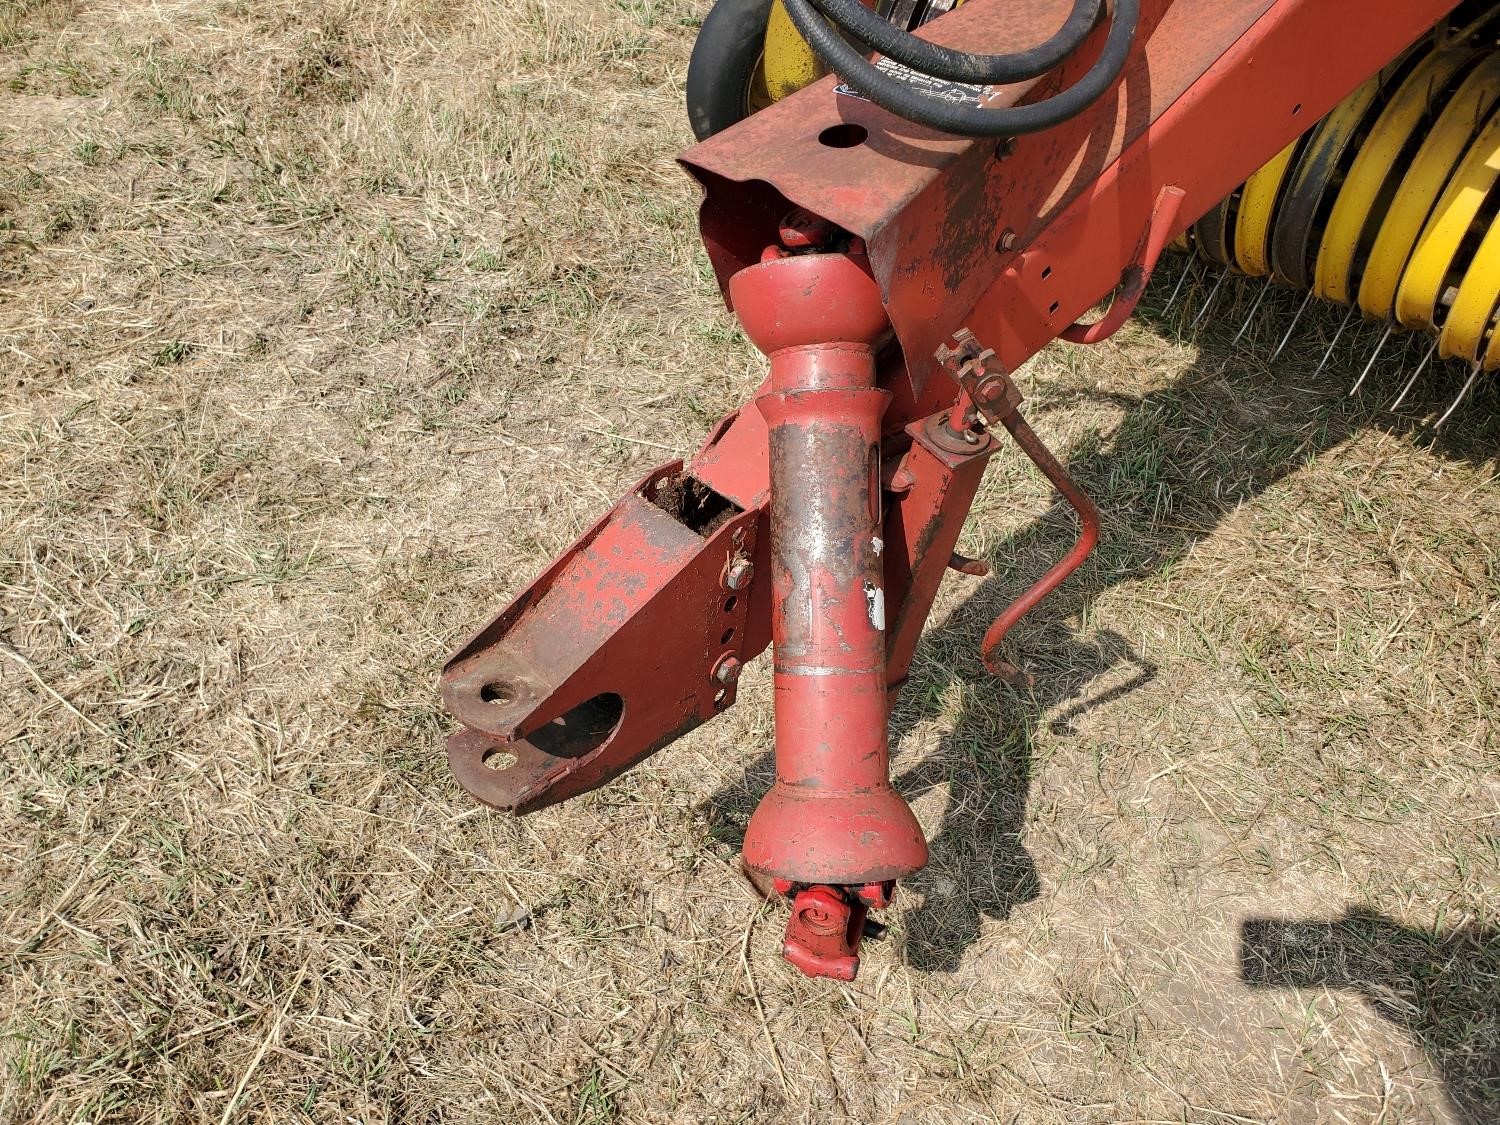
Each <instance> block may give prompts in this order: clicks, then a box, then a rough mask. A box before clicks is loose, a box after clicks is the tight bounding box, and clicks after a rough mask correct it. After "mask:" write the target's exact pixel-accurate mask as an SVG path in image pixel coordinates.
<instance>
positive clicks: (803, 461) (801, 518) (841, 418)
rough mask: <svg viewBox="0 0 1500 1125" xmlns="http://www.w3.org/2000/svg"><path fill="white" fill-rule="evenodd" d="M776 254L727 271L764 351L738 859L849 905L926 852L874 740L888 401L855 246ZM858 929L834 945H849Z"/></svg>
mask: <svg viewBox="0 0 1500 1125" xmlns="http://www.w3.org/2000/svg"><path fill="white" fill-rule="evenodd" d="M775 253H776V252H774V251H773V252H771V253H770V254H768V256H767V257H768V260H766V261H763V262H761V263H760V264H759V265H755V266H751V267H749V268H748V269H745V270H742V271H740V272H739V273H738V274H736V275H735V276H734V278H733V279H732V280H731V282H730V293H731V298H732V300H733V303H734V308H735V311H736V313H737V314H738V315H739V318H740V321H741V323H742V324H743V325H744V326H745V331H746V333H747V334H748V335H749V337H750V339H751V341H752V342H753V343H754V344H755V345H756V347H758V348H759V349H760V350H761V351H763V352H765V353H766V355H767V356H769V357H770V361H771V378H770V383H769V387H768V390H767V391H766V392H764V393H763V394H761V396H760V397H759V398H758V399H757V400H756V405H757V407H758V408H759V409H760V412H761V414H762V415H763V416H764V418H765V420H766V424H767V428H768V439H769V453H770V485H771V509H770V533H771V584H772V601H771V633H772V644H773V646H774V654H775V665H774V667H775V689H776V696H775V699H776V780H775V783H774V784H773V785H772V787H771V790H770V792H768V793H767V794H766V796H765V798H764V799H763V800H762V801H761V803H760V806H759V807H758V808H757V809H756V810H755V814H754V816H752V817H751V819H750V826H749V829H748V831H747V832H746V835H745V863H746V865H747V866H748V867H749V868H750V869H751V870H752V871H755V872H758V873H761V874H763V875H766V876H770V877H771V878H772V879H774V880H777V881H778V882H779V883H780V884H781V885H782V886H783V887H784V888H785V889H794V888H795V889H798V890H799V891H800V892H801V893H802V894H806V893H807V892H808V888H815V887H819V886H825V885H826V886H830V887H832V888H837V889H838V890H839V893H840V894H846V895H847V896H848V897H849V899H850V901H851V902H853V901H854V900H855V898H856V896H857V895H858V892H859V888H861V887H865V886H867V885H869V884H880V883H888V882H889V881H891V880H894V879H897V878H900V877H902V876H905V875H909V874H911V873H912V872H914V871H916V870H918V869H919V868H921V867H922V866H923V865H924V864H925V863H926V862H927V844H926V841H925V840H924V838H923V835H922V829H921V826H920V825H918V823H917V819H916V817H915V816H914V815H913V814H912V811H911V808H910V806H908V805H907V803H906V801H905V800H904V799H903V798H902V797H901V796H900V794H898V793H897V792H896V791H895V790H894V789H892V788H891V783H890V775H889V754H888V750H887V725H886V716H887V706H886V645H885V620H886V618H885V591H884V586H883V576H882V568H883V563H882V557H881V556H882V552H883V550H884V544H883V542H882V541H881V522H882V521H881V486H880V435H881V425H880V422H881V416H882V414H883V413H884V412H885V408H886V405H887V403H888V401H889V398H890V396H889V394H888V393H887V392H885V391H882V390H878V389H877V388H876V386H875V354H874V345H875V343H876V342H877V341H878V340H879V339H880V338H881V337H882V336H884V335H885V334H886V332H887V331H888V324H887V321H886V316H885V312H884V310H883V308H882V306H881V301H880V292H879V290H878V288H877V287H876V285H875V282H874V281H873V280H872V279H871V277H870V275H869V273H868V272H867V270H866V268H865V266H864V264H863V259H862V257H860V258H855V257H851V256H848V255H844V254H816V253H815V254H804V255H800V256H795V257H792V256H783V257H778V256H775ZM880 897H883V896H880ZM800 901H801V900H800V898H799V902H800ZM881 905H883V903H881ZM853 909H855V910H856V911H858V914H859V917H860V919H861V920H862V918H863V911H862V910H859V908H858V906H855V907H853ZM803 913H804V912H801V911H799V910H798V909H797V907H796V905H794V910H793V923H792V926H791V927H789V931H788V943H789V948H788V955H789V956H793V959H794V960H798V961H799V962H801V961H805V960H806V958H805V957H804V958H798V957H796V956H794V955H793V954H794V951H793V949H792V948H791V946H792V945H793V944H796V942H795V939H796V937H797V935H796V934H795V933H794V932H793V931H794V930H795V929H796V926H797V919H798V918H799V917H801V916H802V914H803ZM858 938H859V935H858V934H857V933H856V934H853V935H852V941H850V942H847V943H846V944H852V945H853V947H854V950H857V948H858ZM846 952H853V951H846ZM832 960H834V961H837V962H838V963H837V964H832V963H830V964H829V965H827V966H826V969H825V971H827V972H828V974H829V975H839V976H845V975H852V972H853V968H852V964H851V963H846V962H847V960H848V959H847V958H833V959H832ZM803 967H804V970H806V969H807V966H806V965H803Z"/></svg>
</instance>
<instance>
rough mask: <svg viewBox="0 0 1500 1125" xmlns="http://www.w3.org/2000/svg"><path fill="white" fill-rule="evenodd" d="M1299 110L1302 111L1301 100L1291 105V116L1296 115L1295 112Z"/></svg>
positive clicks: (1297, 112)
mask: <svg viewBox="0 0 1500 1125" xmlns="http://www.w3.org/2000/svg"><path fill="white" fill-rule="evenodd" d="M1301 112H1302V103H1301V102H1298V103H1297V104H1296V105H1294V106H1292V116H1293V117H1296V116H1297V114H1299V113H1301Z"/></svg>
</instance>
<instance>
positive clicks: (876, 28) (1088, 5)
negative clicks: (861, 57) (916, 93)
mask: <svg viewBox="0 0 1500 1125" xmlns="http://www.w3.org/2000/svg"><path fill="white" fill-rule="evenodd" d="M811 3H812V6H813V7H814V8H816V9H818V11H820V12H822V13H823V14H824V15H825V16H827V17H828V18H829V19H831V20H832V21H833V22H834V23H836V24H838V25H839V26H840V27H841V28H843V29H844V30H845V31H847V32H848V33H849V34H850V35H853V36H854V37H855V38H856V39H858V40H859V41H860V42H861V43H867V44H869V45H870V46H871V47H873V48H874V49H875V50H877V51H879V52H880V53H881V54H882V55H885V56H886V57H887V58H891V59H895V60H896V61H897V62H899V63H904V64H905V65H906V66H909V67H911V68H912V69H913V70H918V71H921V72H922V73H923V74H930V75H932V76H933V77H934V78H947V79H949V80H951V81H953V82H970V83H975V84H983V83H994V84H995V85H1000V86H1003V85H1005V84H1006V83H1007V82H1025V81H1026V80H1027V79H1030V78H1038V77H1040V76H1041V75H1043V74H1046V73H1047V71H1049V70H1051V69H1052V68H1053V67H1055V66H1057V65H1058V63H1060V62H1062V61H1063V60H1064V59H1066V58H1067V57H1068V56H1069V55H1071V54H1072V53H1073V52H1074V51H1076V50H1078V47H1079V45H1080V44H1082V43H1083V41H1084V39H1085V38H1087V37H1088V33H1089V32H1090V31H1092V30H1093V29H1094V24H1095V23H1097V22H1098V20H1099V11H1100V9H1101V8H1102V7H1103V0H1074V2H1073V10H1072V11H1071V12H1069V13H1068V18H1067V20H1066V21H1065V22H1064V23H1063V25H1062V27H1060V28H1059V29H1058V31H1057V33H1056V34H1055V35H1053V36H1052V38H1050V39H1048V40H1047V41H1046V42H1044V43H1039V44H1037V45H1036V46H1035V47H1032V48H1030V49H1029V50H1025V51H1017V52H1015V53H1013V54H1008V55H972V54H969V53H968V52H966V51H955V50H954V49H953V48H951V47H941V46H939V45H938V44H936V43H932V42H929V41H928V40H926V39H919V38H917V37H916V36H915V35H912V34H911V33H910V32H908V31H905V30H903V29H902V28H898V27H896V26H895V25H894V24H892V23H891V22H889V21H888V20H885V19H882V18H881V17H880V16H878V15H876V14H875V13H874V12H872V11H871V10H870V9H869V8H867V7H865V6H864V5H863V4H861V3H860V2H859V0H811Z"/></svg>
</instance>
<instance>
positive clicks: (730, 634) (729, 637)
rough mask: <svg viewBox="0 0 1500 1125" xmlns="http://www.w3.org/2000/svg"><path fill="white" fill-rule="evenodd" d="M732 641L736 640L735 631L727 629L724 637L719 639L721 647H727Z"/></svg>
mask: <svg viewBox="0 0 1500 1125" xmlns="http://www.w3.org/2000/svg"><path fill="white" fill-rule="evenodd" d="M732 640H734V630H733V629H725V630H724V635H723V636H722V637H720V638H719V643H720V644H721V645H727V644H728V643H729V642H730V641H732Z"/></svg>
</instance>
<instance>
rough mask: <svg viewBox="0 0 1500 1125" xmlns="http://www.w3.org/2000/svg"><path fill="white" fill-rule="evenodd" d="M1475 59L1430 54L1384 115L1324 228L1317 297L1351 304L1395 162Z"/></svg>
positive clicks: (1460, 52)
mask: <svg viewBox="0 0 1500 1125" xmlns="http://www.w3.org/2000/svg"><path fill="white" fill-rule="evenodd" d="M1471 57H1472V52H1471V51H1469V50H1467V49H1456V50H1451V51H1434V52H1432V53H1430V54H1428V55H1427V57H1426V58H1424V59H1423V60H1422V61H1421V62H1419V63H1418V64H1417V65H1416V66H1415V67H1414V68H1413V69H1412V72H1411V73H1410V74H1408V75H1407V76H1406V79H1405V81H1403V82H1402V83H1401V85H1400V87H1399V88H1398V89H1397V90H1396V93H1395V94H1394V95H1393V96H1392V97H1391V100H1390V101H1389V102H1388V103H1387V104H1386V107H1385V109H1383V110H1382V111H1381V113H1380V117H1379V118H1378V119H1377V120H1376V122H1375V126H1374V128H1373V129H1371V130H1370V135H1369V136H1368V137H1366V138H1365V141H1364V143H1363V144H1361V145H1360V147H1359V153H1358V155H1357V156H1355V158H1354V163H1353V164H1351V165H1350V167H1349V172H1348V174H1347V175H1346V176H1345V178H1344V184H1343V187H1341V188H1340V189H1339V193H1338V198H1337V199H1336V200H1335V201H1334V204H1333V210H1332V211H1331V212H1330V213H1329V215H1328V223H1327V225H1326V226H1325V227H1324V228H1323V240H1322V243H1321V245H1320V247H1319V250H1318V261H1317V266H1316V268H1315V271H1314V280H1313V292H1314V293H1316V294H1317V295H1318V296H1320V297H1326V298H1327V299H1329V300H1330V301H1342V302H1344V303H1346V304H1347V303H1348V302H1349V300H1350V282H1351V280H1352V278H1351V274H1352V272H1353V270H1354V263H1355V260H1356V256H1357V255H1358V253H1359V249H1360V245H1361V243H1362V242H1363V240H1364V233H1365V228H1366V227H1367V226H1368V225H1369V224H1370V222H1371V216H1372V214H1373V213H1374V210H1375V206H1376V203H1377V201H1378V200H1379V198H1380V194H1381V189H1382V188H1383V187H1384V186H1385V183H1386V181H1387V180H1388V179H1389V178H1390V177H1391V176H1392V175H1393V174H1397V172H1396V161H1397V160H1398V159H1399V157H1400V156H1401V153H1402V152H1403V151H1405V149H1406V146H1407V142H1408V141H1410V140H1411V138H1412V136H1413V134H1414V133H1415V132H1416V130H1417V129H1418V127H1419V126H1420V125H1421V124H1422V122H1423V120H1424V119H1425V118H1426V117H1427V115H1428V108H1429V106H1430V105H1431V104H1432V99H1433V98H1434V97H1435V96H1436V95H1437V94H1438V93H1439V92H1440V91H1441V90H1442V89H1443V88H1444V87H1445V86H1447V84H1448V83H1449V81H1450V80H1451V79H1452V78H1453V76H1454V75H1455V74H1456V73H1458V69H1459V67H1461V66H1462V65H1463V64H1464V63H1465V62H1466V61H1467V60H1468V59H1469V58H1471Z"/></svg>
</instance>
